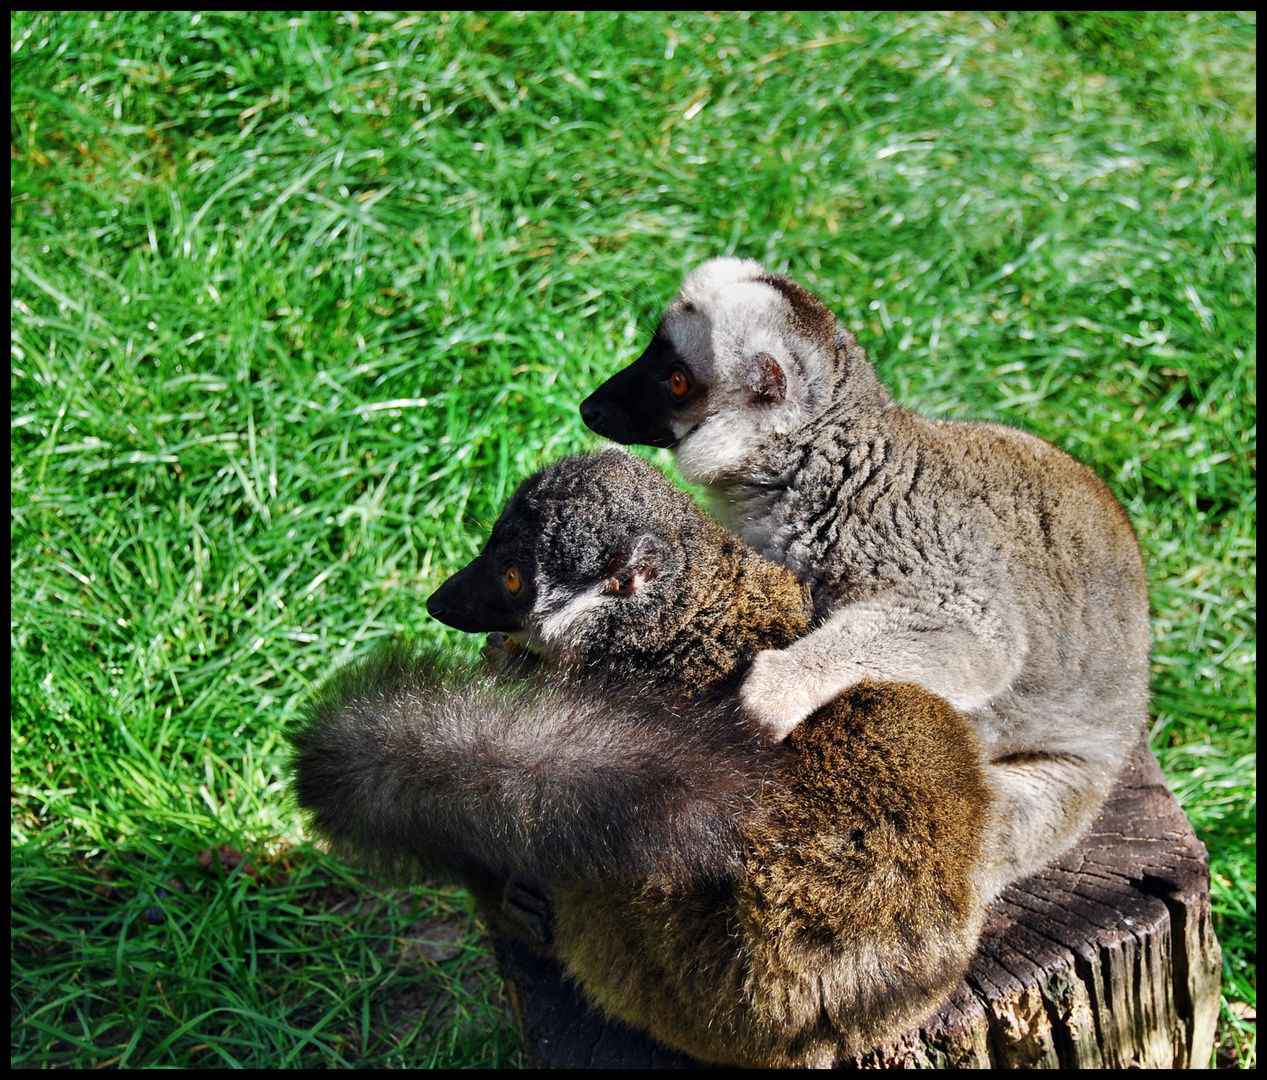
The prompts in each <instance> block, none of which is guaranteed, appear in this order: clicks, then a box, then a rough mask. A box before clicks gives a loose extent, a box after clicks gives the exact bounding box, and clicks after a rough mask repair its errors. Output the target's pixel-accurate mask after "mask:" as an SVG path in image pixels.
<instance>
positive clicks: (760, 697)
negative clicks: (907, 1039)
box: [581, 258, 1149, 891]
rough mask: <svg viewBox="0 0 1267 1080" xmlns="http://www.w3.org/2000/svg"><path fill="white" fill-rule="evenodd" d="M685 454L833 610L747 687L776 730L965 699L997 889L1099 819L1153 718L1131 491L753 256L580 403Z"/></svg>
mask: <svg viewBox="0 0 1267 1080" xmlns="http://www.w3.org/2000/svg"><path fill="white" fill-rule="evenodd" d="M581 415H582V417H583V419H584V421H585V423H586V424H588V425H589V426H590V427H591V428H592V429H593V430H594V431H596V432H598V433H599V434H600V435H604V436H606V437H608V438H610V439H613V440H614V441H616V442H619V443H626V444H628V443H644V444H647V445H650V446H659V447H671V448H672V449H673V451H674V453H675V456H676V461H677V465H678V468H679V469H680V470H681V472H682V474H683V475H684V476H685V477H686V478H687V479H688V480H690V481H694V482H697V483H700V484H704V485H706V486H707V488H708V490H709V493H710V496H711V499H712V508H713V509H714V511H715V512H716V513H717V514H718V516H719V517H720V518H721V519H722V520H723V521H724V522H726V523H727V524H729V525H731V526H732V527H733V528H734V529H736V530H737V531H738V532H739V534H740V535H741V536H742V537H743V538H744V539H745V540H746V541H747V542H748V543H750V544H751V545H753V547H755V548H756V549H757V550H758V551H759V552H761V554H762V555H764V556H765V557H766V558H768V559H772V560H774V561H776V562H779V563H781V564H783V565H784V566H787V567H789V568H790V569H791V570H793V571H794V572H795V573H796V575H797V576H798V577H799V578H800V579H801V580H802V581H805V582H807V583H808V584H810V585H811V586H812V589H813V596H814V602H815V607H816V609H817V611H818V613H819V622H818V623H817V624H816V626H815V628H814V631H813V632H812V633H811V634H809V635H808V636H806V637H803V638H800V639H798V640H797V641H795V642H794V643H793V644H791V645H790V646H787V647H784V648H781V649H771V650H769V651H765V652H762V653H760V654H759V655H758V656H757V657H756V659H755V661H754V662H753V664H752V667H751V670H750V672H749V674H748V676H747V679H746V681H745V683H744V685H743V688H742V690H741V699H742V701H743V705H744V708H745V711H746V712H747V713H748V714H749V715H750V716H752V717H754V718H755V719H757V720H759V721H760V722H761V723H762V724H763V725H764V726H765V727H766V728H767V730H769V731H770V732H771V733H772V734H773V735H774V736H775V737H780V736H783V735H786V734H787V733H788V732H789V731H791V730H793V729H794V728H795V726H796V725H797V724H799V723H800V722H801V721H803V720H804V719H805V718H806V717H807V716H809V715H811V714H812V713H813V711H814V710H815V709H817V708H819V707H820V706H822V705H823V704H824V703H825V702H828V701H830V700H832V699H833V698H834V697H836V695H838V694H839V693H841V692H842V691H843V690H846V689H848V688H849V687H851V686H855V685H857V684H858V683H859V682H860V681H862V680H864V679H878V680H898V681H909V682H914V683H918V684H919V685H920V686H923V687H925V688H926V689H928V690H930V691H932V692H933V693H935V694H938V695H940V696H941V697H944V698H945V699H946V700H947V701H949V702H950V703H951V704H952V705H953V706H955V708H957V709H959V710H961V711H963V712H965V713H967V714H968V715H969V716H970V717H971V718H972V720H973V722H974V724H975V725H976V728H977V730H978V732H979V734H980V736H981V739H982V741H983V744H984V746H985V748H986V752H987V754H988V756H989V759H990V767H989V770H988V775H989V779H990V783H991V786H992V788H993V789H994V791H995V793H996V795H997V796H998V799H999V801H1000V806H1001V812H1000V814H999V818H998V820H999V822H1000V823H1001V825H1002V829H1001V831H1000V833H999V835H997V836H996V837H995V838H994V840H993V842H992V843H993V845H994V847H995V850H996V854H995V856H994V859H995V861H996V872H995V875H994V883H993V885H992V886H991V888H992V891H998V890H999V889H1001V888H1002V887H1003V886H1004V885H1006V884H1007V883H1008V882H1009V881H1012V880H1015V879H1017V878H1020V877H1023V876H1025V875H1027V874H1029V873H1030V872H1032V871H1034V870H1036V869H1037V868H1039V867H1041V866H1042V865H1043V864H1044V863H1046V862H1048V861H1049V860H1050V859H1052V858H1054V857H1055V856H1056V855H1058V854H1060V853H1061V852H1062V851H1064V850H1065V849H1066V848H1068V847H1069V846H1070V845H1071V844H1072V843H1073V842H1074V841H1075V840H1076V839H1077V838H1078V836H1079V834H1081V833H1082V832H1083V830H1084V829H1085V828H1086V826H1087V825H1088V824H1089V823H1090V821H1091V819H1092V818H1093V817H1094V815H1095V813H1096V812H1097V810H1098V809H1099V808H1100V806H1101V805H1102V803H1103V801H1104V799H1105V797H1106V796H1107V794H1108V792H1109V790H1110V788H1111V787H1112V784H1113V782H1114V779H1115V778H1116V777H1117V775H1118V774H1119V772H1120V770H1121V768H1122V767H1123V765H1124V763H1125V760H1126V757H1127V756H1128V754H1129V753H1130V752H1131V750H1132V749H1133V748H1134V746H1135V745H1136V743H1137V742H1138V740H1139V739H1140V738H1141V736H1142V733H1143V730H1144V727H1145V723H1146V720H1147V713H1148V676H1149V672H1148V649H1149V626H1148V588H1147V579H1146V577H1145V572H1144V566H1143V561H1142V559H1141V557H1140V551H1139V545H1138V543H1137V542H1136V539H1135V534H1134V532H1133V531H1132V529H1131V525H1130V522H1129V521H1128V520H1127V517H1126V514H1125V512H1124V511H1123V509H1122V507H1121V505H1120V504H1119V503H1118V501H1117V500H1116V499H1115V498H1114V497H1113V495H1112V494H1111V493H1110V491H1109V489H1108V488H1107V487H1106V486H1105V485H1104V483H1102V482H1101V481H1100V479H1099V478H1098V477H1096V476H1095V474H1094V473H1093V472H1091V470H1090V469H1088V468H1086V467H1085V466H1083V465H1081V464H1080V463H1078V462H1077V461H1075V460H1074V459H1073V458H1072V457H1070V456H1069V455H1068V454H1066V453H1064V452H1063V451H1061V450H1059V449H1057V448H1056V447H1054V446H1052V445H1051V444H1050V443H1047V442H1044V441H1043V440H1042V439H1039V438H1036V437H1034V436H1032V435H1028V434H1026V433H1024V432H1021V431H1017V430H1015V429H1013V428H1009V427H1004V426H1000V425H996V424H986V423H963V422H950V421H937V420H929V419H925V418H924V417H921V416H917V415H915V414H914V413H912V412H908V411H907V410H906V409H903V408H901V407H900V406H899V405H897V404H896V403H895V402H894V401H893V399H892V398H891V396H890V395H889V392H888V391H887V390H886V389H885V388H884V387H883V386H882V385H881V384H880V382H879V381H878V380H877V378H876V375H875V372H874V371H873V369H872V367H871V364H870V363H869V362H868V360H867V357H866V354H865V353H864V351H863V350H862V348H861V347H860V346H859V345H858V343H857V342H856V341H855V340H854V337H853V335H852V334H850V333H849V332H848V331H847V330H845V329H844V328H842V327H840V326H838V325H837V323H836V319H835V317H834V316H833V315H832V313H831V311H830V310H828V308H827V307H826V306H825V305H824V304H823V303H822V302H821V301H820V300H818V299H817V298H816V297H815V296H813V295H811V294H810V293H809V292H808V291H806V290H805V289H804V288H802V287H801V286H799V285H797V284H796V283H795V282H793V281H790V280H789V279H788V278H786V277H784V276H782V275H779V274H772V273H769V272H767V271H766V270H765V269H764V268H763V267H762V266H761V265H760V264H758V263H756V262H753V261H751V260H741V259H734V258H721V259H714V260H711V261H709V262H706V263H704V264H703V265H702V266H700V267H699V268H697V269H696V270H695V271H693V272H692V273H691V274H689V275H688V276H687V278H686V280H685V281H684V282H683V284H682V287H681V290H680V291H679V292H678V294H677V296H676V297H675V298H674V300H673V301H672V302H671V303H670V304H669V305H668V307H667V308H666V309H665V311H664V313H663V315H662V317H661V319H660V322H659V325H658V327H657V329H656V330H655V332H654V334H653V336H652V338H651V342H650V344H649V345H648V346H647V348H646V351H645V352H644V353H643V354H642V355H641V356H640V357H639V358H638V359H637V360H635V361H634V362H633V363H632V364H631V365H630V366H629V367H627V368H625V369H624V370H622V371H620V372H618V373H617V374H616V375H614V376H612V377H611V378H610V379H609V380H608V381H607V382H606V383H604V384H603V385H602V386H600V387H599V388H598V390H596V391H595V392H594V393H593V394H592V395H591V396H590V397H589V398H588V399H586V400H585V401H584V402H583V403H582V406H581Z"/></svg>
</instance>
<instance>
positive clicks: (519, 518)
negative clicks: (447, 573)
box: [427, 451, 676, 658]
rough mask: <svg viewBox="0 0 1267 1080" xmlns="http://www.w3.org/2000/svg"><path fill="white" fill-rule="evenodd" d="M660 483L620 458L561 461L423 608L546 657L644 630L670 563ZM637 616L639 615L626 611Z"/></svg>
mask: <svg viewBox="0 0 1267 1080" xmlns="http://www.w3.org/2000/svg"><path fill="white" fill-rule="evenodd" d="M661 487H664V488H667V487H668V482H667V481H666V480H664V478H663V477H662V476H660V475H659V473H658V472H656V471H655V470H654V469H652V468H651V466H649V465H647V464H646V463H645V462H641V461H639V460H638V459H637V458H633V457H631V456H630V455H628V454H626V453H624V452H623V451H611V452H609V453H607V454H603V455H598V456H596V457H592V458H569V459H566V460H565V461H562V462H559V463H558V464H556V465H554V466H551V467H550V468H548V469H546V470H543V471H542V472H540V473H538V474H537V475H536V476H534V477H532V478H530V479H529V480H527V481H525V482H524V484H523V485H521V487H520V488H519V490H518V491H517V492H516V493H515V495H514V497H513V498H512V499H511V500H510V502H509V503H508V504H507V506H506V509H505V510H504V511H503V512H502V515H501V517H500V518H498V520H497V524H496V525H494V526H493V531H492V534H491V535H490V537H489V540H488V543H487V544H486V545H485V546H484V550H483V551H482V552H480V554H479V555H478V556H477V557H476V558H475V559H474V561H472V562H471V563H470V564H469V565H467V566H466V567H465V568H463V569H462V570H459V571H458V572H457V573H456V574H454V575H453V577H451V578H449V580H448V581H446V582H445V583H444V584H443V585H441V586H440V588H439V589H437V590H436V592H435V593H433V594H432V596H431V597H430V599H428V601H427V610H428V612H430V613H431V615H432V616H434V617H435V618H437V619H439V620H440V621H441V622H443V623H446V624H447V625H449V626H452V627H455V628H456V629H458V630H465V631H469V632H473V633H502V634H508V635H510V636H511V637H513V638H514V639H515V640H517V641H519V642H520V643H521V644H526V645H528V646H529V647H531V648H533V649H535V650H537V651H539V652H542V653H544V654H545V655H547V656H551V657H555V658H573V657H577V656H579V655H581V654H583V653H584V652H585V650H586V648H587V647H589V646H590V645H598V644H600V643H610V641H611V640H612V637H611V635H614V634H619V633H621V627H622V624H623V623H624V622H625V621H626V620H638V619H642V620H643V621H645V618H646V616H645V611H646V606H647V604H648V603H649V602H650V598H649V596H648V592H649V591H650V587H651V586H652V585H653V583H657V582H660V583H661V585H663V582H661V581H660V579H661V578H662V576H663V575H664V573H665V572H666V570H667V569H668V568H669V567H670V566H671V565H675V563H676V561H675V560H674V559H672V558H671V550H672V543H671V535H672V529H671V528H670V527H668V525H669V522H668V521H667V519H666V518H665V517H664V515H663V514H662V513H657V509H658V508H659V502H658V500H657V498H656V495H657V492H658V491H659V490H660V488H661ZM630 608H638V609H640V611H641V614H640V613H639V611H631V610H629V609H630Z"/></svg>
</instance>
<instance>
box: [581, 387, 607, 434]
mask: <svg viewBox="0 0 1267 1080" xmlns="http://www.w3.org/2000/svg"><path fill="white" fill-rule="evenodd" d="M597 396H598V393H597V392H595V393H593V394H590V396H589V397H587V398H586V399H585V400H584V401H582V402H581V420H582V421H584V423H585V426H586V427H587V428H589V429H590V430H591V431H597V432H599V434H601V433H602V432H601V430H600V429H601V427H602V423H603V406H602V405H601V404H599V403H598V402H597V401H595V400H594V399H595V398H596V397H597Z"/></svg>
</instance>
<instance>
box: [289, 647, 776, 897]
mask: <svg viewBox="0 0 1267 1080" xmlns="http://www.w3.org/2000/svg"><path fill="white" fill-rule="evenodd" d="M307 712H308V715H307V719H306V722H305V723H304V724H303V726H302V728H301V729H300V730H299V732H298V734H296V735H295V736H294V738H293V743H294V746H295V750H296V753H295V759H294V770H295V776H294V785H295V792H296V795H297V797H298V800H299V803H300V805H301V806H302V807H303V808H304V809H305V810H307V811H308V812H309V813H310V814H311V816H312V822H313V825H314V826H315V828H316V831H317V832H318V833H320V834H321V835H322V836H324V837H325V838H327V839H328V840H329V841H331V843H332V844H333V845H334V846H335V848H336V849H337V850H339V851H340V852H341V853H342V854H344V855H347V856H349V857H351V858H353V859H355V860H356V861H358V862H360V863H362V864H364V863H371V864H374V865H377V866H379V867H381V868H385V869H387V870H389V871H400V870H401V869H404V868H406V866H407V865H408V864H416V866H417V867H418V868H419V869H421V870H422V871H424V872H426V873H429V874H433V875H442V876H446V877H449V878H451V879H453V880H457V881H459V882H464V881H468V880H470V879H471V878H472V877H484V878H488V877H490V876H491V877H493V878H509V877H520V878H527V879H536V880H540V881H557V880H563V879H567V878H583V877H590V876H592V875H595V874H613V873H614V874H621V875H626V874H633V875H639V876H642V875H653V876H654V875H659V874H662V873H663V874H666V875H670V876H671V877H672V878H673V880H677V881H683V880H688V879H690V878H692V877H695V876H699V875H702V876H714V875H720V874H727V873H733V872H735V871H737V870H738V869H739V867H740V865H741V863H740V861H739V858H740V855H739V844H738V832H737V824H736V821H737V818H738V817H739V815H740V814H741V813H742V812H743V810H744V808H745V807H746V806H747V805H748V803H749V801H750V800H751V799H752V797H753V796H754V795H755V794H756V792H757V790H758V788H759V787H760V784H761V777H762V776H763V775H765V774H766V773H768V772H770V771H771V769H772V767H773V766H774V764H775V763H776V761H777V760H778V758H779V757H780V751H779V750H778V749H777V748H772V747H770V746H769V745H768V744H763V743H762V742H761V741H759V739H758V738H757V737H756V736H755V735H754V734H753V733H752V732H751V730H750V729H748V728H747V727H745V726H743V725H741V723H740V722H739V721H738V720H737V718H736V716H735V714H734V712H733V710H731V709H727V708H725V707H722V706H713V707H709V706H697V705H695V704H694V703H692V704H691V705H690V706H689V707H679V708H674V707H672V706H671V705H670V704H669V703H666V702H664V701H663V700H660V699H656V698H655V697H653V696H650V695H647V694H645V693H643V692H641V691H639V690H637V689H636V688H633V687H629V688H626V689H625V690H624V691H623V692H620V691H617V690H615V689H613V688H611V687H610V686H609V687H608V688H607V689H606V690H605V691H604V690H598V689H596V688H593V687H590V688H588V689H587V688H586V687H585V685H584V684H583V683H581V682H579V681H576V680H566V679H556V680H554V681H553V683H552V682H551V681H549V680H547V679H535V680H532V681H529V682H527V683H522V682H521V683H506V682H498V681H496V680H494V679H491V678H488V677H480V676H478V675H475V674H473V673H469V672H468V673H465V674H462V673H455V672H453V671H452V670H446V668H445V666H444V665H443V663H441V662H440V661H439V660H438V658H437V654H434V653H419V652H417V651H416V650H412V649H410V648H408V647H403V646H392V647H390V648H387V649H384V650H382V651H380V652H378V653H377V654H375V655H372V656H371V657H369V658H368V659H366V660H364V661H362V662H360V663H357V664H353V665H352V666H350V667H348V668H345V669H343V670H342V671H340V672H337V673H336V674H335V675H334V676H333V677H332V678H331V679H329V680H328V681H327V682H326V683H325V684H324V685H323V686H322V687H321V688H320V689H319V690H318V691H317V692H316V694H315V695H314V696H313V698H312V699H311V701H310V702H309V705H308V710H307Z"/></svg>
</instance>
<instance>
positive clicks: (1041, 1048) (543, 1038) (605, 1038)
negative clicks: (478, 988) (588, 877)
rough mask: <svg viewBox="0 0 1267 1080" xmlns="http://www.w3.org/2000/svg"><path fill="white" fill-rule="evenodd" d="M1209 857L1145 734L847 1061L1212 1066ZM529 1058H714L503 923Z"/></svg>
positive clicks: (613, 1064) (653, 1062) (631, 1061)
mask: <svg viewBox="0 0 1267 1080" xmlns="http://www.w3.org/2000/svg"><path fill="white" fill-rule="evenodd" d="M1209 886H1210V875H1209V861H1208V856H1207V854H1206V850H1205V847H1204V845H1202V844H1201V842H1200V841H1199V840H1197V838H1196V836H1195V835H1194V834H1193V832H1192V829H1191V827H1190V826H1189V825H1188V821H1187V819H1186V818H1185V817H1184V814H1183V811H1182V810H1181V809H1180V808H1179V805H1178V804H1177V803H1176V802H1175V800H1174V797H1173V796H1172V795H1171V794H1170V792H1169V791H1168V790H1167V789H1166V786H1165V783H1164V781H1163V779H1162V775H1161V770H1160V768H1159V767H1158V765H1157V759H1156V758H1155V757H1154V756H1153V754H1152V751H1151V750H1149V749H1148V747H1147V746H1144V745H1141V747H1140V749H1139V751H1138V752H1137V753H1136V754H1135V756H1134V757H1133V758H1132V761H1131V763H1130V765H1129V766H1128V768H1127V769H1126V771H1125V772H1124V774H1123V775H1122V777H1121V779H1120V780H1119V782H1118V784H1117V787H1116V788H1115V789H1114V792H1113V794H1112V796H1111V797H1110V798H1109V800H1108V802H1107V803H1106V805H1105V807H1104V810H1103V811H1102V813H1101V815H1100V817H1099V818H1098V820H1097V821H1096V823H1095V825H1094V826H1093V827H1092V829H1091V831H1090V832H1089V833H1088V834H1087V835H1086V836H1085V837H1084V838H1083V839H1082V841H1081V842H1080V843H1079V844H1077V845H1076V846H1075V847H1074V848H1073V849H1071V850H1070V851H1068V852H1067V853H1066V854H1065V855H1064V856H1063V857H1062V858H1061V859H1060V860H1058V861H1057V862H1056V863H1054V864H1053V865H1052V866H1050V867H1048V868H1047V869H1046V870H1044V871H1042V872H1041V873H1039V874H1036V875H1034V876H1032V877H1030V878H1027V879H1025V880H1024V881H1021V882H1018V883H1016V884H1014V885H1012V886H1011V887H1009V888H1008V889H1007V891H1006V892H1004V894H1003V895H1002V896H1001V897H1000V898H999V899H998V900H997V901H996V902H995V904H994V905H993V907H992V908H991V912H990V918H989V919H988V921H987V924H986V928H985V931H984V933H983V934H982V938H981V944H980V947H979V948H978V950H977V955H976V957H975V958H974V960H973V962H972V965H971V967H970V968H969V971H968V974H967V976H966V977H965V979H964V981H963V982H962V983H961V984H960V985H959V986H958V987H957V988H956V990H955V991H954V993H953V994H952V995H951V997H950V999H949V1000H948V1001H947V1002H946V1004H945V1005H943V1006H942V1008H941V1009H939V1010H938V1011H937V1013H935V1014H934V1015H933V1016H932V1017H930V1018H929V1020H928V1021H927V1022H926V1023H925V1024H924V1025H923V1026H921V1027H920V1028H918V1029H912V1030H911V1031H907V1032H905V1033H903V1034H901V1035H899V1036H897V1037H896V1038H893V1039H891V1040H890V1041H888V1042H886V1043H884V1044H883V1045H881V1046H878V1047H876V1048H874V1049H873V1050H871V1051H869V1052H868V1053H866V1054H863V1055H859V1056H855V1057H850V1058H842V1059H840V1060H838V1061H837V1063H836V1064H837V1067H842V1068H902V1067H906V1068H910V1067H917V1068H918V1067H923V1068H1017V1067H1038V1068H1118V1069H1120V1068H1194V1067H1195V1068H1204V1067H1206V1066H1208V1065H1209V1063H1210V1057H1211V1052H1212V1049H1213V1046H1214V1025H1215V1020H1216V1018H1217V1016H1218V1004H1219V986H1220V974H1221V970H1222V957H1221V952H1220V949H1219V945H1218V942H1217V941H1216V940H1215V937H1214V932H1213V928H1212V926H1211V922H1210V889H1209ZM494 945H495V947H496V950H497V954H498V958H499V962H500V963H501V967H502V973H503V976H504V977H505V980H506V986H507V994H508V996H509V998H510V1001H511V1005H512V1008H513V1010H514V1013H515V1016H516V1019H517V1021H518V1023H519V1027H520V1031H521V1032H522V1034H523V1037H524V1042H525V1046H526V1048H527V1053H528V1057H529V1061H530V1063H531V1064H533V1065H535V1066H538V1067H547V1068H591V1069H598V1068H602V1069H620V1068H639V1069H646V1068H700V1067H706V1066H701V1064H700V1063H699V1062H696V1061H694V1060H692V1059H691V1058H688V1057H686V1056H684V1055H682V1054H678V1053H676V1052H674V1051H672V1050H668V1049H666V1048H663V1047H661V1046H658V1045H657V1044H656V1043H655V1042H653V1041H652V1040H651V1039H650V1038H648V1037H647V1036H646V1035H644V1034H642V1033H641V1032H638V1031H635V1030H633V1029H632V1028H630V1027H628V1026H626V1025H624V1024H621V1023H619V1022H615V1021H610V1020H605V1019H604V1018H603V1017H602V1016H601V1015H600V1014H599V1013H597V1012H596V1011H595V1010H593V1009H591V1008H590V1007H589V1006H588V1005H587V1004H586V1002H585V1000H584V998H583V997H582V995H581V994H580V992H579V991H578V990H577V988H576V987H575V986H574V985H572V984H571V983H569V982H568V981H567V980H566V979H565V978H563V975H562V972H561V971H560V969H559V968H558V966H557V965H556V964H554V963H553V962H552V961H548V960H543V959H541V958H540V957H537V956H534V955H533V954H532V953H531V952H530V951H529V950H527V949H525V948H524V947H523V946H522V945H520V944H518V943H517V942H515V941H514V940H512V939H511V938H508V937H504V936H496V935H495V937H494Z"/></svg>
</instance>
